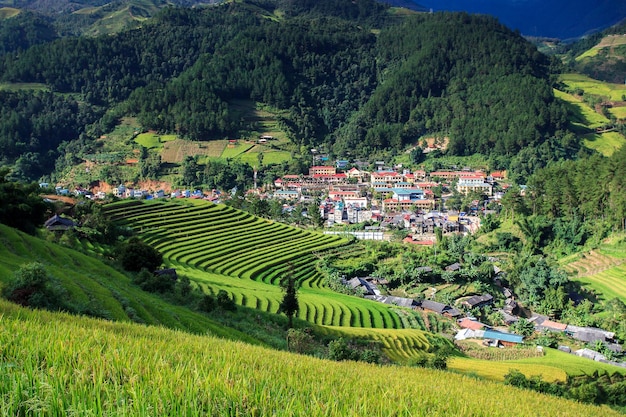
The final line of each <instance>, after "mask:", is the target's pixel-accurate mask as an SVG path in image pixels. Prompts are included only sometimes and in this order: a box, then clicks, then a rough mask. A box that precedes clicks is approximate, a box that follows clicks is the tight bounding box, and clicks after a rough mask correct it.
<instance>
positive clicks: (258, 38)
mask: <svg viewBox="0 0 626 417" xmlns="http://www.w3.org/2000/svg"><path fill="white" fill-rule="evenodd" d="M32 43H33V44H35V43H38V42H35V41H33V42H32ZM26 45H28V44H26ZM554 70H555V68H554V67H553V66H552V65H551V61H550V60H549V59H548V58H546V57H545V56H544V55H542V54H540V53H538V52H537V51H536V49H535V48H534V47H533V46H531V44H529V43H528V42H526V41H525V40H523V39H522V38H521V37H520V36H519V35H517V34H515V33H513V32H512V31H510V30H508V29H506V28H505V27H504V26H502V25H501V24H499V23H497V21H496V20H495V19H493V18H489V17H484V16H469V15H467V14H422V15H415V14H414V13H404V14H402V15H398V14H397V13H394V12H393V11H392V10H391V9H390V8H389V7H388V6H385V5H382V4H378V3H375V2H372V1H369V0H360V1H357V2H348V1H344V0H339V1H331V0H325V1H321V2H313V1H298V2H290V1H272V0H257V1H253V2H245V3H225V4H221V5H219V6H214V7H206V8H198V9H186V8H176V7H170V8H166V9H164V10H162V11H161V12H160V13H159V14H158V15H157V16H156V17H154V18H152V19H150V20H146V21H144V22H143V23H142V25H141V27H139V28H137V29H132V30H127V31H123V32H121V33H118V34H116V35H113V36H106V37H93V38H83V37H80V38H62V39H57V40H54V41H52V42H46V43H43V44H37V45H33V46H32V47H30V48H28V49H26V50H24V51H21V52H19V53H17V52H10V51H7V53H5V55H4V57H3V58H2V59H0V74H2V75H1V77H0V80H1V81H2V82H4V83H7V84H5V85H15V83H29V84H27V85H37V86H40V87H39V89H42V88H43V89H45V88H48V89H50V90H51V91H52V92H53V93H52V94H53V95H56V94H57V93H63V94H64V97H65V98H64V100H66V104H65V105H64V106H63V108H62V109H61V108H59V109H58V111H56V110H55V111H52V112H50V117H49V118H48V124H47V125H48V126H50V127H51V129H52V130H54V129H59V130H58V133H57V134H51V135H48V136H46V135H42V134H40V133H39V131H38V130H37V128H36V127H34V126H33V127H29V126H28V124H26V125H25V127H22V128H21V130H17V131H16V130H15V129H14V128H13V126H15V120H16V119H19V118H20V117H21V118H24V119H27V118H28V113H24V112H20V111H17V110H13V109H11V108H7V109H6V110H5V113H6V114H7V115H8V116H10V117H5V118H3V119H2V121H0V124H3V125H4V124H6V126H5V127H4V126H0V132H4V133H0V134H1V137H0V141H1V142H2V143H3V155H2V157H3V158H4V161H5V163H14V162H15V161H16V160H17V159H18V158H20V157H25V156H24V153H25V152H30V153H32V155H30V156H29V158H30V159H31V160H34V161H36V162H37V163H36V164H31V165H35V166H38V167H39V169H38V170H37V169H35V170H33V171H32V172H27V173H26V174H25V175H24V178H29V179H36V178H38V177H39V176H41V175H43V174H45V173H48V172H50V171H52V169H53V166H54V161H55V159H56V158H57V157H58V155H59V148H58V146H59V143H60V142H61V141H66V142H67V141H75V140H77V139H78V138H79V137H80V136H81V134H83V135H82V137H81V139H80V140H81V141H80V142H79V143H80V146H79V148H89V147H90V146H93V140H94V139H97V138H98V137H100V136H101V135H102V134H103V133H106V132H107V131H109V130H110V129H111V128H112V127H113V126H114V125H115V124H116V123H117V121H118V118H119V117H121V116H137V117H138V119H139V121H140V123H141V125H142V127H143V128H144V129H154V130H156V131H158V132H161V133H168V132H169V133H176V134H178V135H180V136H182V137H185V138H187V139H192V140H204V141H206V140H213V139H223V138H225V137H235V138H237V137H241V136H242V135H245V134H246V133H245V132H247V131H248V130H250V126H249V124H248V122H246V121H245V120H244V119H243V118H242V117H241V115H240V113H238V112H237V111H236V110H235V109H234V108H233V103H232V100H233V99H246V100H252V101H253V102H259V103H265V104H269V105H272V106H274V107H275V108H278V109H282V110H284V111H286V112H287V113H286V115H284V116H281V118H280V123H281V124H282V126H283V127H284V129H286V131H287V132H289V135H290V139H291V140H292V142H293V143H294V144H295V145H297V146H296V147H295V149H299V147H300V146H303V145H304V146H307V147H309V146H320V145H324V144H325V145H327V148H328V149H330V150H332V151H333V152H334V153H335V154H337V155H341V154H347V153H352V154H353V155H355V156H359V155H360V156H369V155H370V154H371V152H372V151H375V150H381V149H386V150H393V152H398V151H400V150H401V149H402V148H403V147H405V146H406V145H413V144H417V142H418V140H419V139H420V138H421V137H424V136H429V135H430V136H440V137H444V136H445V137H449V138H450V146H449V148H448V150H447V152H448V153H449V154H455V155H469V154H473V153H476V152H481V153H483V154H485V155H491V156H492V157H493V158H495V159H494V161H497V163H494V165H499V166H497V168H506V167H507V166H508V164H509V163H513V164H514V163H515V158H516V157H514V155H516V154H518V153H519V152H523V151H524V150H525V149H539V147H542V146H543V147H542V151H541V152H540V154H541V155H540V156H541V158H542V161H544V162H543V164H545V161H548V160H550V159H558V158H559V157H563V156H565V157H571V156H573V155H574V154H575V153H576V152H577V151H578V144H577V142H576V141H574V140H572V138H571V137H570V136H568V135H567V133H566V130H565V129H566V123H565V121H566V111H565V109H564V107H563V105H562V104H560V102H557V101H555V100H554V98H553V95H552V90H551V78H550V74H551V73H552V72H553V71H554ZM33 83H35V84H33ZM6 94H7V98H6V100H14V101H15V100H20V102H21V103H23V104H22V107H23V108H26V109H29V108H32V107H33V106H34V105H33V104H31V103H32V102H38V101H42V100H43V99H42V97H44V96H45V94H48V93H42V92H40V91H32V90H28V91H26V92H21V93H10V92H7V93H6ZM48 100H50V99H48ZM44 101H45V100H44ZM77 103H80V106H81V108H82V109H83V111H84V112H87V110H89V112H88V114H87V115H86V116H85V117H83V118H82V122H81V124H80V125H75V124H74V122H73V121H72V119H70V121H69V122H68V123H65V121H64V118H63V117H61V115H62V114H63V112H64V111H73V112H75V111H76V110H71V109H72V108H76V106H77ZM11 120H13V121H11ZM61 120H63V122H61ZM67 125H69V127H68V126H67ZM70 127H71V129H70V130H71V131H67V130H68V129H69V128H70ZM63 129H65V130H63ZM564 142H567V146H563V143H564ZM545 143H548V144H549V145H542V144H545ZM557 151H558V152H560V153H559V154H558V155H557ZM89 152H91V151H89ZM511 158H513V160H512V161H511ZM23 171H28V170H23Z"/></svg>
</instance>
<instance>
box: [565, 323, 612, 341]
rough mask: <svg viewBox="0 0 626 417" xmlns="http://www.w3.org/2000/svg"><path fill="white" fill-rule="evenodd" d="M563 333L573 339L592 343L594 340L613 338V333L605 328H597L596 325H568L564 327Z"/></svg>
mask: <svg viewBox="0 0 626 417" xmlns="http://www.w3.org/2000/svg"><path fill="white" fill-rule="evenodd" d="M565 333H567V334H569V335H570V336H572V337H573V338H574V339H577V340H580V341H583V342H586V343H593V342H596V341H598V340H599V341H601V342H609V341H612V340H613V339H614V338H615V333H613V332H607V331H606V330H602V329H598V328H596V327H579V326H572V325H568V326H567V327H566V328H565Z"/></svg>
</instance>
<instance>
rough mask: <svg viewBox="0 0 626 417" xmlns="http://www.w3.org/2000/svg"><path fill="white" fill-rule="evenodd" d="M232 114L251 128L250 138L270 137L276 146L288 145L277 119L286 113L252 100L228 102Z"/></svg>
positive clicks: (287, 139)
mask: <svg viewBox="0 0 626 417" xmlns="http://www.w3.org/2000/svg"><path fill="white" fill-rule="evenodd" d="M229 104H230V108H231V110H232V111H233V112H235V113H236V114H238V115H239V117H240V118H242V119H243V120H244V121H245V122H247V123H248V124H249V125H250V126H252V128H251V132H250V138H252V140H256V139H257V138H258V137H260V136H271V137H272V138H274V139H272V141H273V142H274V143H277V144H284V143H289V137H288V135H287V132H285V131H284V130H283V128H282V127H281V125H280V123H279V122H278V120H279V117H283V116H286V115H287V113H288V112H287V111H285V110H279V109H277V108H274V107H271V106H269V105H266V104H262V103H256V102H254V101H252V100H239V99H235V100H231V101H230V102H229Z"/></svg>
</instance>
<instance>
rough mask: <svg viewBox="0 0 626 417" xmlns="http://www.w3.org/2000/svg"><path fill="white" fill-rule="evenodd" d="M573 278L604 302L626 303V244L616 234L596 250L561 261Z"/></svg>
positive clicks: (621, 237) (623, 239)
mask: <svg viewBox="0 0 626 417" xmlns="http://www.w3.org/2000/svg"><path fill="white" fill-rule="evenodd" d="M560 264H561V267H562V268H563V269H564V270H566V271H567V272H568V273H569V274H570V276H571V279H572V280H574V281H577V282H579V283H581V284H582V285H583V286H585V287H587V288H589V289H592V290H593V291H594V293H595V294H596V295H597V296H598V297H599V298H601V299H604V300H610V299H613V298H616V297H617V298H619V299H621V300H622V301H624V302H626V278H625V277H626V241H625V238H624V235H623V234H616V235H614V236H613V237H612V238H611V239H609V240H607V241H605V242H604V243H603V244H602V245H601V246H600V247H599V248H597V249H594V250H593V251H589V252H585V253H579V254H576V255H571V256H569V257H567V258H564V259H562V260H561V261H560Z"/></svg>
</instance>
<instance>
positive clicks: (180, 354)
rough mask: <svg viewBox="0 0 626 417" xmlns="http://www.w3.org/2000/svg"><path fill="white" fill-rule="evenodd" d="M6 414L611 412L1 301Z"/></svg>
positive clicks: (0, 364) (447, 378) (437, 374)
mask: <svg viewBox="0 0 626 417" xmlns="http://www.w3.org/2000/svg"><path fill="white" fill-rule="evenodd" d="M0 346H1V347H2V348H1V349H2V350H1V353H2V354H1V356H0V369H1V370H2V372H0V410H1V414H2V415H3V416H22V415H29V416H30V415H33V416H48V415H50V416H69V415H80V416H87V415H89V416H92V415H93V416H277V417H278V416H290V417H291V416H307V417H315V416H324V417H328V416H433V417H436V416H550V417H552V416H577V417H578V416H606V417H610V416H617V415H619V414H618V413H617V412H615V411H613V410H610V409H608V408H606V407H595V406H589V405H583V404H579V403H575V402H572V401H567V400H564V399H559V398H554V397H550V396H545V395H541V394H538V393H535V392H531V391H525V390H519V389H516V388H512V387H508V386H503V385H501V384H497V383H494V382H487V381H480V380H476V379H474V378H467V377H463V376H460V375H455V374H452V373H448V372H443V371H435V370H425V369H414V368H401V367H393V366H390V367H381V366H374V365H368V364H359V363H353V362H343V363H339V362H330V361H325V360H321V359H316V358H312V357H305V356H298V355H294V354H289V353H284V352H278V351H272V350H268V349H264V348H260V347H255V346H251V345H247V344H244V343H238V342H231V341H226V340H223V339H217V338H213V337H207V336H193V335H189V334H186V333H182V332H176V331H172V330H167V329H164V328H159V327H144V326H138V325H135V324H124V323H111V322H106V321H97V320H93V319H87V318H79V317H73V316H68V315H64V314H59V313H56V314H53V313H45V312H34V311H29V310H25V309H22V308H18V307H16V306H14V305H11V304H9V303H6V302H4V301H0Z"/></svg>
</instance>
